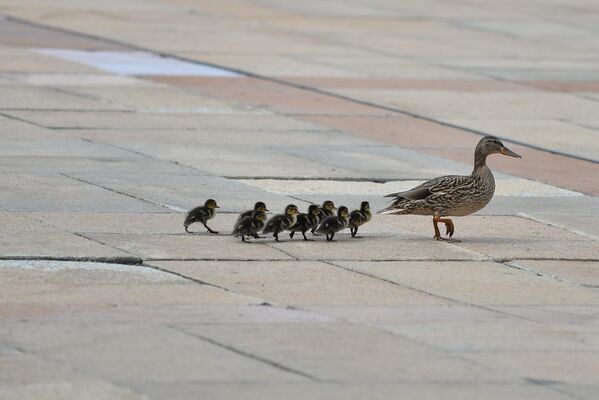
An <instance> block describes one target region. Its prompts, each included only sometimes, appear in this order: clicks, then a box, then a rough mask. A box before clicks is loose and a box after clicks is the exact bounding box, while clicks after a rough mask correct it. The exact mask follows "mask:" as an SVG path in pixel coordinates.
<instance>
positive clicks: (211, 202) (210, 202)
mask: <svg viewBox="0 0 599 400" xmlns="http://www.w3.org/2000/svg"><path fill="white" fill-rule="evenodd" d="M204 207H206V208H208V209H213V208H220V207H219V206H218V204H216V200H214V199H208V200H206V202H205V203H204Z"/></svg>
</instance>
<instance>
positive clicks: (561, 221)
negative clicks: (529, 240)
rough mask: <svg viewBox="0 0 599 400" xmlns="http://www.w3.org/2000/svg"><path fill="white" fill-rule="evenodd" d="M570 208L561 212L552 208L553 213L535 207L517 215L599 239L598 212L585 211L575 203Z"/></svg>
mask: <svg viewBox="0 0 599 400" xmlns="http://www.w3.org/2000/svg"><path fill="white" fill-rule="evenodd" d="M593 199H596V197H593ZM569 208H570V210H565V211H564V212H560V213H557V212H555V213H553V212H554V211H557V210H555V209H554V208H552V209H551V210H552V212H551V213H548V212H544V211H540V212H539V210H538V209H534V210H530V211H528V210H527V211H519V212H518V213H517V214H516V215H517V216H520V217H523V218H528V219H531V220H533V221H537V222H539V223H542V224H546V225H552V226H555V227H558V228H561V229H565V230H568V231H570V232H575V233H577V234H579V235H582V236H586V237H589V238H591V239H595V240H599V225H598V224H599V217H598V216H597V214H593V213H592V212H587V213H584V211H583V210H581V209H580V208H578V207H575V206H574V204H570V207H569ZM574 208H575V210H574Z"/></svg>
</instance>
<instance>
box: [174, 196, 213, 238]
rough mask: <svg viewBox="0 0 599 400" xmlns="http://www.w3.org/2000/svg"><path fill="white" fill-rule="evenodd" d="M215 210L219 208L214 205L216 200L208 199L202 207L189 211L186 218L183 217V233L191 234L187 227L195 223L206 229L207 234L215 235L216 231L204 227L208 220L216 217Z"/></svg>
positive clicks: (206, 226)
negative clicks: (199, 223)
mask: <svg viewBox="0 0 599 400" xmlns="http://www.w3.org/2000/svg"><path fill="white" fill-rule="evenodd" d="M217 208H220V207H219V206H218V204H216V200H214V199H208V200H206V202H205V203H204V205H203V206H200V207H196V208H194V209H193V210H191V211H190V212H189V213H188V214H187V217H185V222H183V226H184V227H185V232H188V233H192V232H191V231H190V230H189V229H188V228H189V225H191V224H194V223H196V222H201V223H202V224H203V225H204V227H205V228H206V229H208V232H210V233H214V234H217V233H218V232H217V231H215V230H212V229H210V227H209V226H208V225H206V223H207V222H208V220H209V219H212V218H214V216H215V215H216V209H217Z"/></svg>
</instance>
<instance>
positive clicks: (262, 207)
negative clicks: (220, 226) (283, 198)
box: [238, 201, 268, 221]
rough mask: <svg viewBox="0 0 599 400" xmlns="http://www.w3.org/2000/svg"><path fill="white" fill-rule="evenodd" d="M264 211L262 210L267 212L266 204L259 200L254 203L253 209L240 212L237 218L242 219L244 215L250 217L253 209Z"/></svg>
mask: <svg viewBox="0 0 599 400" xmlns="http://www.w3.org/2000/svg"><path fill="white" fill-rule="evenodd" d="M258 210H260V211H264V212H268V208H266V204H264V202H262V201H259V202H257V203H256V204H254V209H253V210H247V211H244V212H242V213H241V214H239V219H238V221H239V220H240V219H242V218H244V217H251V216H252V215H253V214H254V211H258Z"/></svg>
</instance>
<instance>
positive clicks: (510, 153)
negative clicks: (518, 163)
mask: <svg viewBox="0 0 599 400" xmlns="http://www.w3.org/2000/svg"><path fill="white" fill-rule="evenodd" d="M500 152H501V154H503V155H504V156H510V157H516V158H522V156H521V155H520V154H516V153H514V152H513V151H511V150H510V149H508V148H507V147H505V146H503V147H502V148H501V150H500Z"/></svg>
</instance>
